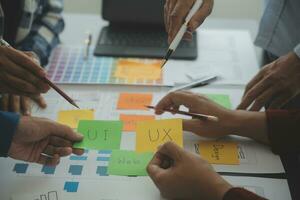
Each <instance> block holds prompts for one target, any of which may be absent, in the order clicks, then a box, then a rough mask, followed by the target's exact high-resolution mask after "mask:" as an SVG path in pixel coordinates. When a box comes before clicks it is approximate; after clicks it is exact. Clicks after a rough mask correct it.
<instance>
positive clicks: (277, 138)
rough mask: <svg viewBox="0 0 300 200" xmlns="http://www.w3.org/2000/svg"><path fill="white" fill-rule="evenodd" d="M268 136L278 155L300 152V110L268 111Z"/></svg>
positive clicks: (273, 149)
mask: <svg viewBox="0 0 300 200" xmlns="http://www.w3.org/2000/svg"><path fill="white" fill-rule="evenodd" d="M266 114H267V125H268V136H269V140H270V143H271V148H272V151H273V152H274V153H276V154H285V153H299V152H300V134H299V133H300V110H267V111H266Z"/></svg>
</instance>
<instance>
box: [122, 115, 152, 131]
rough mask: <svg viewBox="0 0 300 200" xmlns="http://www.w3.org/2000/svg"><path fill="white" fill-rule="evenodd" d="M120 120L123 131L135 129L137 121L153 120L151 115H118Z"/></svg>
mask: <svg viewBox="0 0 300 200" xmlns="http://www.w3.org/2000/svg"><path fill="white" fill-rule="evenodd" d="M120 120H121V121H123V123H124V125H123V131H135V127H136V123H137V122H139V121H148V120H155V116H153V115H124V114H121V115H120Z"/></svg>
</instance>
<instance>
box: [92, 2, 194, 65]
mask: <svg viewBox="0 0 300 200" xmlns="http://www.w3.org/2000/svg"><path fill="white" fill-rule="evenodd" d="M163 9H164V1H163V0H103V3H102V17H103V19H104V20H107V21H108V22H109V25H108V26H106V27H103V28H102V30H101V32H100V35H99V38H98V41H97V45H96V48H95V50H94V55H96V56H112V57H143V58H163V57H164V56H165V54H166V52H167V50H168V46H169V45H168V42H167V33H166V30H165V27H164V17H163V15H164V13H163ZM197 55H198V52H197V35H196V33H194V37H193V40H192V41H191V42H188V41H182V42H181V43H180V45H179V46H178V48H177V49H176V51H175V52H174V53H173V55H172V57H171V58H173V59H186V60H193V59H196V58H197Z"/></svg>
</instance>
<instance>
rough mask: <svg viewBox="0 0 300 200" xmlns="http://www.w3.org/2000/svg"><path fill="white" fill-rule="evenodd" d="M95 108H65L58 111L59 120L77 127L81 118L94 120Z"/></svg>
mask: <svg viewBox="0 0 300 200" xmlns="http://www.w3.org/2000/svg"><path fill="white" fill-rule="evenodd" d="M93 119H94V110H64V111H60V112H59V113H58V117H57V121H58V122H59V123H62V124H65V125H67V126H70V127H71V128H77V125H78V122H79V121H80V120H93Z"/></svg>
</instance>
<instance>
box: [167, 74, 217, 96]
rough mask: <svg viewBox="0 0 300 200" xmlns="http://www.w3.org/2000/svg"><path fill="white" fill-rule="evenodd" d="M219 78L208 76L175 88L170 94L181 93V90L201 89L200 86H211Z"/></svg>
mask: <svg viewBox="0 0 300 200" xmlns="http://www.w3.org/2000/svg"><path fill="white" fill-rule="evenodd" d="M217 78H218V77H217V76H214V75H211V76H206V77H204V78H202V79H199V80H197V81H194V82H191V83H188V84H185V85H182V86H179V87H174V88H173V89H171V90H170V92H175V91H179V90H186V89H190V88H195V87H200V86H204V85H207V84H209V83H210V82H213V81H215V80H217Z"/></svg>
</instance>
